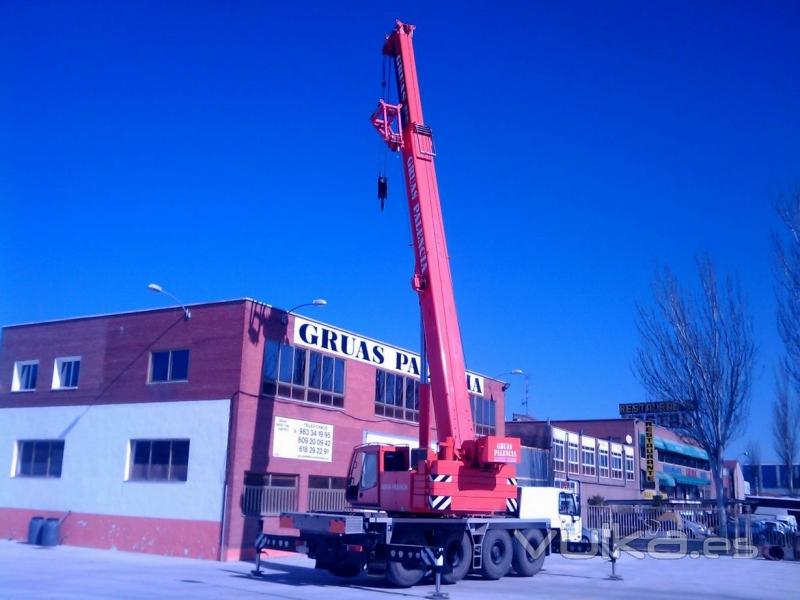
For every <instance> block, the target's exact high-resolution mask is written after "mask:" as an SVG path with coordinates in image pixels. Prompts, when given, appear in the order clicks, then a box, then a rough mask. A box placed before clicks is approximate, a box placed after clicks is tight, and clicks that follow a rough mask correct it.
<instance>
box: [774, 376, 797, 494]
mask: <svg viewBox="0 0 800 600" xmlns="http://www.w3.org/2000/svg"><path fill="white" fill-rule="evenodd" d="M772 443H773V445H774V446H775V452H776V453H777V454H778V458H779V459H780V461H781V463H782V464H783V465H784V466H785V467H786V471H787V473H788V478H789V482H788V487H789V494H790V495H792V496H793V495H794V477H793V476H792V475H793V472H792V469H793V465H794V459H795V457H796V456H797V451H798V444H800V400H798V397H797V393H796V392H794V390H792V389H791V387H790V386H789V372H788V370H787V369H780V371H779V373H778V376H777V384H776V385H775V401H774V403H773V404H772Z"/></svg>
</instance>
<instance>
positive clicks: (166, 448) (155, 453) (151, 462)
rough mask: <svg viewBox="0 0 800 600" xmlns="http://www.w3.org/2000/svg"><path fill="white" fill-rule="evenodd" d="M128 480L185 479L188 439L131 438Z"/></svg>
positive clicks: (187, 464)
mask: <svg viewBox="0 0 800 600" xmlns="http://www.w3.org/2000/svg"><path fill="white" fill-rule="evenodd" d="M130 457H131V458H130V465H129V469H128V480H129V481H186V478H187V475H188V472H189V440H131V446H130Z"/></svg>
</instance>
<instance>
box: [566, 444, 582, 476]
mask: <svg viewBox="0 0 800 600" xmlns="http://www.w3.org/2000/svg"><path fill="white" fill-rule="evenodd" d="M568 452H569V454H568V455H567V463H568V465H569V472H570V473H571V474H573V475H577V474H578V473H579V472H580V471H579V469H578V443H577V442H569V446H568Z"/></svg>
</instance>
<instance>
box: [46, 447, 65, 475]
mask: <svg viewBox="0 0 800 600" xmlns="http://www.w3.org/2000/svg"><path fill="white" fill-rule="evenodd" d="M63 459H64V442H63V441H59V442H51V443H50V473H48V475H50V476H51V477H61V463H62V461H63Z"/></svg>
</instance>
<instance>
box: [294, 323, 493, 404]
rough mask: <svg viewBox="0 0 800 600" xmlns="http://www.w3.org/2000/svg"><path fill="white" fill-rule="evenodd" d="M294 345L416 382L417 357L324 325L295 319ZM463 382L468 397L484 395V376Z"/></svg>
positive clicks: (417, 375) (474, 376) (418, 359)
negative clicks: (469, 394)
mask: <svg viewBox="0 0 800 600" xmlns="http://www.w3.org/2000/svg"><path fill="white" fill-rule="evenodd" d="M294 343H295V344H297V345H298V346H305V347H306V348H315V349H318V350H323V351H325V352H330V353H332V354H336V355H338V356H342V357H344V358H352V359H354V360H359V361H361V362H365V363H368V364H371V365H373V366H375V367H379V368H381V369H386V370H387V371H393V372H395V373H399V374H400V375H408V376H410V377H414V378H416V379H419V361H420V358H419V355H418V354H413V353H411V352H407V351H406V350H401V349H400V348H395V347H394V346H389V345H387V344H381V343H379V342H376V341H374V340H371V339H369V338H364V337H360V336H358V335H355V334H352V333H350V332H347V331H342V330H340V329H334V328H333V327H329V326H327V325H322V324H320V323H314V322H313V321H306V320H305V319H303V318H301V317H298V316H295V318H294ZM466 380H467V389H468V390H469V392H470V393H471V394H478V395H480V396H483V391H484V380H483V377H481V376H480V375H476V374H475V373H469V372H467V373H466Z"/></svg>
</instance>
